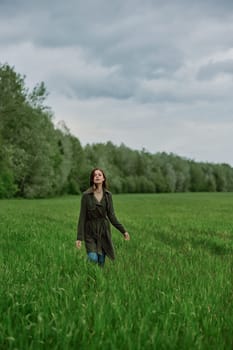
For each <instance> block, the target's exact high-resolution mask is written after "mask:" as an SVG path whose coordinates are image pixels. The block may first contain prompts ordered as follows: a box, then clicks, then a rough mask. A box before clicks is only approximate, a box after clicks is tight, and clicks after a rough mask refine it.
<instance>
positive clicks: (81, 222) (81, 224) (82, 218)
mask: <svg viewBox="0 0 233 350" xmlns="http://www.w3.org/2000/svg"><path fill="white" fill-rule="evenodd" d="M86 216H87V201H86V196H85V195H83V196H82V199H81V207H80V213H79V219H78V225H77V240H79V241H83V240H84V234H85V223H86Z"/></svg>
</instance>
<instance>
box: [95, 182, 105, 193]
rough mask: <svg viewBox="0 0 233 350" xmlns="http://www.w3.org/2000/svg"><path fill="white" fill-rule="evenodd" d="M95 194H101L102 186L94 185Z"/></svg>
mask: <svg viewBox="0 0 233 350" xmlns="http://www.w3.org/2000/svg"><path fill="white" fill-rule="evenodd" d="M95 192H96V193H101V192H103V186H102V184H101V185H96V188H95Z"/></svg>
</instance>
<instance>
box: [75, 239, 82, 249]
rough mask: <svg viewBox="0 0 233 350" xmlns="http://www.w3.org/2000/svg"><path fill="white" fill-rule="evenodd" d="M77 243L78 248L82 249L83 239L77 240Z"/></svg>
mask: <svg viewBox="0 0 233 350" xmlns="http://www.w3.org/2000/svg"><path fill="white" fill-rule="evenodd" d="M75 244H76V248H78V249H80V248H81V246H82V241H79V240H77V241H76V242H75Z"/></svg>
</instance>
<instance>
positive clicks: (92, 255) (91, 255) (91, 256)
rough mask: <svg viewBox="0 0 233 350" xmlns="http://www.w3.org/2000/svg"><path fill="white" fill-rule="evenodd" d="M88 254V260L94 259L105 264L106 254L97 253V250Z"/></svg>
mask: <svg viewBox="0 0 233 350" xmlns="http://www.w3.org/2000/svg"><path fill="white" fill-rule="evenodd" d="M87 255H88V260H89V261H92V262H94V263H96V264H98V265H100V266H104V262H105V254H104V253H103V254H97V253H95V252H89V253H87Z"/></svg>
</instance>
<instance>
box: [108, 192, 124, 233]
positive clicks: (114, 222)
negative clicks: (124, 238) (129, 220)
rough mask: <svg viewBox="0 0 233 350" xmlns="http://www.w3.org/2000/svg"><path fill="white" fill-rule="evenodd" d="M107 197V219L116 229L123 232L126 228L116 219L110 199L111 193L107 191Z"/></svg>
mask: <svg viewBox="0 0 233 350" xmlns="http://www.w3.org/2000/svg"><path fill="white" fill-rule="evenodd" d="M107 198H108V205H107V215H108V218H109V221H110V222H111V224H112V225H113V226H114V227H115V228H116V229H117V230H118V231H120V232H121V233H123V234H124V233H125V232H126V230H125V228H124V226H123V225H122V224H121V223H120V222H119V221H118V219H117V217H116V215H115V211H114V207H113V201H112V194H111V193H108V195H107Z"/></svg>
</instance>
